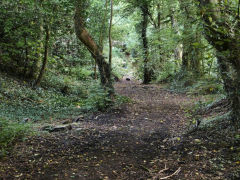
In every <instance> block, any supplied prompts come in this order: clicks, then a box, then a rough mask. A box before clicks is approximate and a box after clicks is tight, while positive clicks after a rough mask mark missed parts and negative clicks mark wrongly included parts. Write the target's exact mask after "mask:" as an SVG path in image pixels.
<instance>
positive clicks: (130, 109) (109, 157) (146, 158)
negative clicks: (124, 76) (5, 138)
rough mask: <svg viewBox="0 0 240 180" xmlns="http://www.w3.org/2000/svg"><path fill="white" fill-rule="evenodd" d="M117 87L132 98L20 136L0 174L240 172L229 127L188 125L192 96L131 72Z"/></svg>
mask: <svg viewBox="0 0 240 180" xmlns="http://www.w3.org/2000/svg"><path fill="white" fill-rule="evenodd" d="M116 91H117V92H118V93H119V94H121V95H124V96H128V97H130V98H131V99H132V101H133V102H131V103H129V104H125V105H122V106H121V107H118V108H115V109H113V110H111V111H108V112H105V113H95V114H91V115H88V116H85V117H84V118H82V119H81V120H80V121H79V122H78V123H74V125H72V128H71V129H68V130H65V131H60V132H54V133H45V134H39V135H35V136H32V137H29V138H27V139H26V140H25V141H24V142H21V143H18V144H17V145H16V146H15V148H14V149H13V150H12V152H11V153H10V154H9V155H8V156H6V157H5V158H3V159H1V160H0V179H2V180H5V179H43V180H48V179H81V180H85V179H86V180H98V179H105V180H107V179H126V180H128V179H130V180H141V179H142V180H145V179H184V180H185V179H191V180H197V179H238V175H239V174H238V173H239V168H240V166H239V164H240V161H238V160H235V159H234V157H233V156H234V155H235V154H236V153H239V150H240V149H237V148H239V144H237V143H236V141H234V140H233V138H232V136H231V135H229V136H228V138H226V137H223V136H225V135H224V133H222V132H220V131H216V130H215V131H214V130H209V131H205V130H198V131H194V132H191V133H186V132H187V130H188V123H189V121H190V118H191V117H189V116H187V115H186V114H187V113H186V109H191V108H193V104H194V102H195V101H196V99H195V98H193V97H188V96H187V95H185V94H177V93H174V92H171V91H168V90H166V89H164V88H163V87H162V86H161V85H141V84H139V83H138V82H134V81H132V80H130V81H126V80H125V81H122V82H120V83H118V84H116ZM64 122H65V123H66V121H64ZM58 123H59V124H61V123H62V121H59V122H58ZM218 139H219V140H218ZM222 139H223V140H222Z"/></svg>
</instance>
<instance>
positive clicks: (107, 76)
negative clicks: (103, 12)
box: [74, 0, 113, 94]
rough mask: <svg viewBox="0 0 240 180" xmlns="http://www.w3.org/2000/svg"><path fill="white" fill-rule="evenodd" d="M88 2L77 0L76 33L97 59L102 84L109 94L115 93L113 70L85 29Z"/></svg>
mask: <svg viewBox="0 0 240 180" xmlns="http://www.w3.org/2000/svg"><path fill="white" fill-rule="evenodd" d="M86 3H87V0H77V3H76V12H75V18H74V24H75V31H76V35H77V37H78V39H79V40H80V41H81V42H82V43H83V44H84V45H85V47H86V48H87V49H88V51H89V52H90V53H91V55H92V57H93V58H94V59H95V61H96V63H97V65H98V69H99V72H100V78H101V84H102V86H103V87H104V88H105V89H106V88H107V89H108V92H109V94H112V92H113V85H112V81H111V68H110V66H109V64H108V63H107V62H106V61H105V59H104V56H103V54H102V51H101V48H99V46H98V45H97V44H96V42H95V41H94V40H93V38H92V37H91V35H90V34H89V33H88V31H87V30H86V28H85V21H84V20H85V19H84V15H85V9H84V8H85V7H86Z"/></svg>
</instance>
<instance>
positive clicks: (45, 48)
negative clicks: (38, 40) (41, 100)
mask: <svg viewBox="0 0 240 180" xmlns="http://www.w3.org/2000/svg"><path fill="white" fill-rule="evenodd" d="M45 32H46V37H45V46H44V57H43V63H42V67H41V70H40V73H39V75H38V78H37V80H36V82H35V86H39V85H40V83H41V81H42V78H43V74H44V72H45V69H46V66H47V61H48V49H49V39H50V31H49V27H48V26H47V27H46V29H45Z"/></svg>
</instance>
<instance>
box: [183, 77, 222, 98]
mask: <svg viewBox="0 0 240 180" xmlns="http://www.w3.org/2000/svg"><path fill="white" fill-rule="evenodd" d="M223 92H224V91H223V84H222V83H221V82H220V81H219V80H217V79H214V78H202V79H200V80H198V81H197V82H196V83H195V84H194V85H193V86H192V87H191V88H190V89H189V92H188V93H189V94H195V95H197V94H202V95H207V94H222V93H223Z"/></svg>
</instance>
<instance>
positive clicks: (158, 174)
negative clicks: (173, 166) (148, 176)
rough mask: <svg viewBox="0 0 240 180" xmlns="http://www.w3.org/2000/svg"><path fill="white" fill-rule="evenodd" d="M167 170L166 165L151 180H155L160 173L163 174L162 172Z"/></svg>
mask: <svg viewBox="0 0 240 180" xmlns="http://www.w3.org/2000/svg"><path fill="white" fill-rule="evenodd" d="M168 169H169V168H167V165H166V164H165V168H164V169H162V170H160V171H159V172H158V173H157V175H156V176H154V177H153V180H155V179H157V178H158V177H159V176H160V174H161V173H163V172H164V171H167V170H168Z"/></svg>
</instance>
